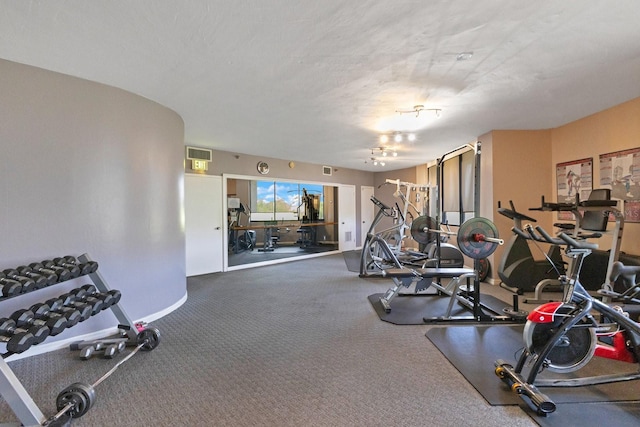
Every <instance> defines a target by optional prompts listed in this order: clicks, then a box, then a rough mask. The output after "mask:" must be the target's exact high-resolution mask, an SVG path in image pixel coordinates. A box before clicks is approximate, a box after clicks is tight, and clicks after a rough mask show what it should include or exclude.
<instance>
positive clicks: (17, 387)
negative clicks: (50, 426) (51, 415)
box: [0, 254, 138, 427]
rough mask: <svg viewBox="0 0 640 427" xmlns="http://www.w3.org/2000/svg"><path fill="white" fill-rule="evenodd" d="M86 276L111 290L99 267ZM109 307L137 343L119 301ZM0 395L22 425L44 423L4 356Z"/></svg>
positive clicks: (102, 288)
mask: <svg viewBox="0 0 640 427" xmlns="http://www.w3.org/2000/svg"><path fill="white" fill-rule="evenodd" d="M78 261H79V262H81V263H84V262H89V261H92V259H91V258H90V257H89V255H87V254H83V255H81V256H79V257H78ZM88 276H89V278H90V279H91V280H92V281H93V284H94V285H95V286H96V289H98V291H100V292H108V291H110V290H111V288H110V287H109V286H108V285H107V282H106V281H105V280H104V278H103V277H102V274H100V271H99V269H98V270H97V271H96V272H94V273H90V274H89V275H88ZM109 308H110V309H111V311H112V312H113V314H114V315H115V316H116V319H117V320H118V327H119V328H120V329H121V330H122V331H124V333H126V335H127V338H128V340H129V342H131V343H137V336H138V329H137V328H136V325H135V323H134V322H133V321H132V320H131V319H130V318H129V316H128V315H127V313H126V312H125V311H124V310H123V309H122V307H121V306H120V303H119V302H118V303H116V304H114V305H112V306H111V307H109ZM0 395H2V397H3V398H4V399H5V401H6V402H7V404H8V405H9V407H11V409H12V411H13V413H14V414H15V415H16V416H17V417H18V419H19V420H20V423H21V424H22V425H23V426H26V427H29V426H43V425H45V424H46V422H47V419H48V418H47V417H46V416H45V415H44V414H43V413H42V411H41V410H40V409H39V408H38V405H36V403H35V402H34V401H33V399H32V398H31V396H30V395H29V393H28V392H27V390H26V389H25V388H24V386H23V385H22V383H21V382H20V380H19V379H18V378H17V377H16V375H15V374H14V373H13V371H12V370H11V368H10V367H9V365H8V364H7V362H6V361H5V360H4V358H0ZM0 422H1V421H0ZM9 425H10V424H9ZM2 426H6V424H2Z"/></svg>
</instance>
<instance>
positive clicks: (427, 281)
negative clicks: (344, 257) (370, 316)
mask: <svg viewBox="0 0 640 427" xmlns="http://www.w3.org/2000/svg"><path fill="white" fill-rule="evenodd" d="M382 276H383V277H390V278H391V279H392V280H393V283H394V286H393V287H391V288H389V290H388V291H387V292H386V293H385V294H384V296H382V297H380V304H382V307H383V308H384V311H385V312H386V313H390V312H391V300H392V299H393V298H395V297H396V296H397V295H398V293H399V292H400V289H401V287H402V286H404V287H406V288H409V287H410V286H411V285H412V284H415V292H416V293H418V292H420V291H423V290H426V289H427V288H428V287H429V286H432V287H434V288H435V289H437V290H438V291H439V292H440V293H443V294H445V295H448V296H449V297H451V299H450V301H449V306H448V308H447V312H446V316H445V317H450V316H451V310H452V308H453V302H454V300H456V299H457V298H456V297H457V295H458V286H459V285H460V283H461V282H462V280H463V279H466V280H467V289H468V290H470V289H471V287H470V285H469V279H471V278H475V277H476V271H475V270H473V269H470V268H389V269H386V270H383V271H382ZM433 279H451V280H450V281H449V282H448V283H447V285H446V286H442V284H440V282H439V281H434V280H433Z"/></svg>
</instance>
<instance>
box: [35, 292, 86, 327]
mask: <svg viewBox="0 0 640 427" xmlns="http://www.w3.org/2000/svg"><path fill="white" fill-rule="evenodd" d="M45 304H47V305H48V306H49V309H50V310H51V312H52V313H57V314H60V315H62V316H64V317H65V318H66V319H67V328H71V327H72V326H75V325H77V324H78V322H80V317H81V316H82V313H80V311H79V310H77V309H75V308H71V307H64V306H63V305H62V300H61V299H59V298H51V299H49V300H47V301H45ZM31 311H33V308H32V309H31Z"/></svg>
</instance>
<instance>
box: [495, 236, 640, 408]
mask: <svg viewBox="0 0 640 427" xmlns="http://www.w3.org/2000/svg"><path fill="white" fill-rule="evenodd" d="M525 230H526V231H525ZM525 230H520V229H517V228H515V227H514V229H513V231H514V232H515V233H517V234H518V235H520V236H521V237H523V238H528V239H533V240H538V241H544V242H547V243H551V244H555V245H563V246H566V250H565V253H566V255H567V256H569V257H570V258H571V259H572V262H571V265H570V272H569V275H568V276H567V275H563V276H561V277H560V281H561V283H562V284H563V288H564V297H563V300H562V301H560V302H550V303H546V304H543V305H541V306H539V307H537V308H536V309H535V310H534V311H532V312H531V313H530V314H529V316H528V317H527V322H526V324H525V327H524V332H523V338H524V342H525V348H524V351H523V353H522V354H521V356H520V357H519V359H518V362H517V364H516V366H515V367H513V366H512V365H510V364H509V363H507V362H505V361H504V360H496V361H495V373H496V375H498V377H500V378H501V379H502V381H503V382H505V383H506V384H507V385H509V387H510V388H511V390H513V391H515V392H516V393H518V394H519V395H520V396H521V397H527V399H523V400H525V401H526V402H527V403H528V404H529V405H530V406H531V407H532V408H533V409H534V410H535V411H536V412H537V413H538V414H540V415H547V414H550V413H552V412H554V411H555V410H556V405H555V403H554V402H553V401H552V400H551V399H550V398H549V397H548V396H547V395H545V394H544V393H542V392H541V391H540V390H539V389H538V387H579V386H589V385H597V384H607V383H613V382H620V381H630V380H637V379H640V371H638V372H635V373H623V374H609V375H598V376H590V377H581V378H570V379H563V378H556V379H548V378H545V379H540V378H538V375H539V374H540V373H541V372H542V371H544V370H548V371H550V372H556V373H569V372H574V371H577V370H579V369H580V368H582V367H584V366H585V365H586V364H587V363H588V362H589V361H590V360H591V359H592V358H593V357H594V356H598V357H603V358H608V359H614V360H618V361H623V362H628V363H636V364H640V323H638V322H637V321H634V320H633V319H631V318H629V316H628V314H627V313H625V312H624V311H623V309H622V308H621V307H619V306H615V305H613V306H610V305H608V304H605V303H604V302H602V301H600V300H599V299H597V298H594V297H592V296H591V295H590V294H589V292H587V290H585V288H584V287H583V286H582V285H581V283H580V280H579V275H580V269H581V267H582V262H583V259H584V258H585V257H586V256H588V255H589V254H590V253H591V251H592V250H594V249H597V247H598V245H597V244H594V243H590V242H587V241H577V240H575V239H573V238H572V237H570V236H568V235H567V234H565V233H560V234H559V235H558V237H557V238H556V237H551V236H550V235H549V234H548V233H547V232H546V231H545V230H544V229H542V228H541V227H540V226H537V227H535V230H534V229H533V227H531V226H530V225H529V226H527V227H525ZM536 231H537V232H536ZM638 272H640V267H636V266H624V265H622V263H620V262H615V263H614V266H613V268H612V270H611V274H610V277H609V278H608V279H609V281H610V282H609V283H610V284H613V283H614V282H615V280H616V279H617V278H618V277H619V276H621V275H623V276H626V277H627V278H629V279H631V280H632V281H633V282H635V275H636V274H637V273H638ZM612 289H613V287H612V286H611V285H609V286H605V287H604V289H603V290H602V291H603V292H602V293H603V294H606V295H607V297H609V298H620V299H622V300H623V301H625V302H633V303H640V299H638V298H637V296H638V294H640V288H638V285H635V284H634V285H633V286H632V287H631V288H630V289H629V290H628V291H627V292H625V293H624V294H618V293H615V292H613V291H612ZM525 366H527V367H528V374H526V375H525V374H524V373H523V370H524V368H525Z"/></svg>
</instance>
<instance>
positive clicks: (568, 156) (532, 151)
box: [479, 98, 640, 280]
mask: <svg viewBox="0 0 640 427" xmlns="http://www.w3.org/2000/svg"><path fill="white" fill-rule="evenodd" d="M639 119H640V98H636V99H634V100H631V101H628V102H625V103H623V104H620V105H617V106H615V107H612V108H610V109H607V110H604V111H601V112H599V113H596V114H593V115H590V116H587V117H584V118H582V119H580V120H576V121H575V122H571V123H568V124H566V125H563V126H560V127H558V128H554V129H546V130H535V131H531V130H495V131H492V132H490V133H487V134H485V135H482V136H481V137H479V141H481V142H482V156H483V157H482V159H483V160H482V169H483V172H482V180H483V181H482V183H481V188H482V193H481V201H482V208H481V215H482V216H485V217H487V218H489V219H491V220H492V221H493V222H494V223H495V224H496V227H497V228H498V231H499V234H500V237H502V238H503V239H505V240H507V239H509V238H510V237H511V235H512V233H511V227H512V226H513V222H512V221H511V220H509V219H508V218H506V217H504V216H502V215H500V214H498V213H497V206H498V201H500V202H502V206H504V207H509V204H508V203H509V200H512V201H513V202H514V204H515V207H516V209H517V210H518V211H519V212H522V213H524V214H525V215H528V216H530V217H533V218H535V219H536V220H537V223H536V224H538V225H541V226H542V227H544V228H545V229H548V230H552V229H553V223H554V222H556V221H557V220H558V219H557V215H556V214H555V213H551V212H540V211H529V208H531V207H537V206H540V202H541V200H540V197H541V196H542V195H544V196H545V199H546V200H548V201H554V202H555V201H556V200H557V190H556V176H555V167H556V164H558V163H563V162H568V161H573V160H579V159H584V158H589V157H592V158H593V162H594V167H593V187H594V188H599V186H600V174H599V169H598V168H599V155H600V154H605V153H611V152H615V151H620V150H626V149H631V148H637V147H640V120H639ZM490 203H491V204H492V206H489V204H490ZM611 228H612V225H611V223H610V226H609V229H611ZM639 235H640V224H638V223H626V224H625V226H624V234H623V238H622V250H623V251H624V252H626V253H629V254H635V255H640V239H638V236H639ZM597 243H598V245H599V246H600V248H601V249H604V250H607V249H609V248H610V247H611V238H610V237H609V236H607V235H605V236H604V237H603V238H601V239H598V240H597ZM502 249H503V248H502V247H499V248H498V249H497V250H496V252H495V253H494V255H493V256H492V258H490V261H491V265H492V274H491V277H492V278H494V280H499V279H497V274H496V272H495V271H496V269H497V266H498V265H497V263H498V261H499V260H500V257H501V256H502ZM533 252H534V256H536V255H538V254H536V251H535V250H534V251H533Z"/></svg>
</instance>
